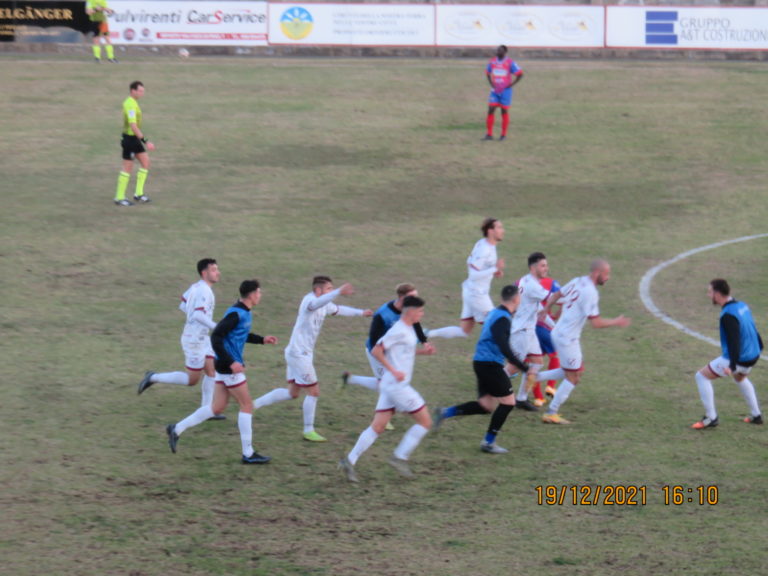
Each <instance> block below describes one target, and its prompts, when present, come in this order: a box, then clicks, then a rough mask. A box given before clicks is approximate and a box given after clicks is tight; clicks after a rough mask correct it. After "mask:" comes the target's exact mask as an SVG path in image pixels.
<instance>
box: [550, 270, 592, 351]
mask: <svg viewBox="0 0 768 576" xmlns="http://www.w3.org/2000/svg"><path fill="white" fill-rule="evenodd" d="M560 294H561V296H560V300H558V303H560V304H562V305H563V308H562V310H563V311H562V313H561V314H560V318H559V319H558V320H557V324H555V328H554V330H552V337H553V338H557V339H558V340H561V341H573V340H578V339H579V338H580V337H581V330H582V329H583V328H584V323H585V322H586V321H587V319H588V318H590V319H591V318H597V317H598V316H600V308H599V306H598V303H599V301H600V293H599V292H598V291H597V286H595V283H594V282H592V279H591V278H590V277H589V276H579V277H578V278H574V279H573V280H571V281H570V282H568V284H566V285H565V286H563V288H562V289H561V290H560Z"/></svg>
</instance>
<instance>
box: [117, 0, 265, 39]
mask: <svg viewBox="0 0 768 576" xmlns="http://www.w3.org/2000/svg"><path fill="white" fill-rule="evenodd" d="M109 7H110V8H112V9H113V10H114V11H115V13H114V14H112V15H111V16H110V17H109V31H110V34H111V38H112V42H113V43H114V44H142V45H152V44H156V45H167V44H183V45H187V46H192V45H199V46H266V45H267V3H266V2H139V1H131V0H112V1H110V2H109Z"/></svg>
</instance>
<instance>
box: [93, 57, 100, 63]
mask: <svg viewBox="0 0 768 576" xmlns="http://www.w3.org/2000/svg"><path fill="white" fill-rule="evenodd" d="M93 61H94V62H96V64H101V58H94V59H93Z"/></svg>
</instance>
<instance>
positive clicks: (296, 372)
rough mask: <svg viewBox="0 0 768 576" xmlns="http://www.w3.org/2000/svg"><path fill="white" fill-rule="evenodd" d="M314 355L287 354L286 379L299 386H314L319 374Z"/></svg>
mask: <svg viewBox="0 0 768 576" xmlns="http://www.w3.org/2000/svg"><path fill="white" fill-rule="evenodd" d="M313 359H314V358H313V356H312V354H301V355H298V356H297V355H295V354H289V353H288V352H287V351H286V352H285V379H286V380H287V381H288V382H290V383H292V384H296V385H297V386H314V385H315V384H317V374H316V373H315V366H314V364H313Z"/></svg>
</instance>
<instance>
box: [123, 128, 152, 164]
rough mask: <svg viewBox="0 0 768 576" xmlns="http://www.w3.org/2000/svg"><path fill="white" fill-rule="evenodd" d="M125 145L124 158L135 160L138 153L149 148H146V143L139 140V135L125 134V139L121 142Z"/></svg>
mask: <svg viewBox="0 0 768 576" xmlns="http://www.w3.org/2000/svg"><path fill="white" fill-rule="evenodd" d="M120 145H121V146H122V147H123V160H133V157H134V156H136V154H141V153H142V152H146V151H147V150H146V149H145V148H144V143H143V142H142V141H141V140H139V138H138V136H129V135H128V134H123V139H122V141H121V142H120Z"/></svg>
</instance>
